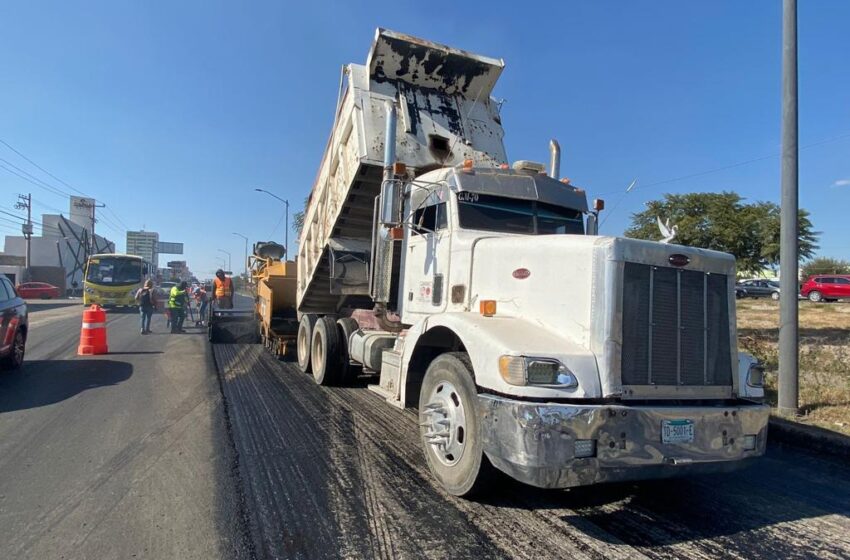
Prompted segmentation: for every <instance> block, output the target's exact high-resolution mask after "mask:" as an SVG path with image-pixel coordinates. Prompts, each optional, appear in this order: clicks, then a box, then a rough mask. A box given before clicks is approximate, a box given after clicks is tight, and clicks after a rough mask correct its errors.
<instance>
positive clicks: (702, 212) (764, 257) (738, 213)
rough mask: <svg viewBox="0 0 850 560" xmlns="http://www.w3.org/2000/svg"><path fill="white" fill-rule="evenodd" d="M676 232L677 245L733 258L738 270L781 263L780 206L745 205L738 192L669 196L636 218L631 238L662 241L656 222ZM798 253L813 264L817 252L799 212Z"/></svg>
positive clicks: (629, 232) (628, 232)
mask: <svg viewBox="0 0 850 560" xmlns="http://www.w3.org/2000/svg"><path fill="white" fill-rule="evenodd" d="M658 217H660V218H661V219H662V220H664V221H666V220H667V219H669V220H670V223H671V224H675V225H676V226H677V228H678V231H677V234H676V238H675V239H674V240H673V242H674V243H678V244H681V245H690V246H693V247H702V248H704V249H714V250H717V251H724V252H727V253H732V254H733V255H735V259H736V260H737V265H738V270H740V271H742V272H747V273H757V272H759V271H761V270H762V269H764V268H765V267H768V266H776V265H777V264H778V263H779V239H780V238H779V207H778V206H777V205H776V204H773V203H772V202H754V203H751V204H747V203H745V202H744V200H743V198H741V196H740V195H739V194H737V193H735V192H721V193H687V194H665V195H664V198H663V199H661V200H653V201H650V202H647V203H646V209H645V210H643V211H641V212H637V213H635V214H632V224H631V226H630V227H629V228H628V229H627V230H626V236H627V237H634V238H638V239H651V240H655V241H657V240H660V239H661V232H660V231H659V229H658V224H657V221H656V220H657V218H658ZM799 227H800V235H799V239H800V241H799V251H800V258H801V259H804V260H805V259H809V258H811V257H812V255H813V254H814V251H815V250H816V249H817V248H818V246H817V240H818V233H817V232H815V231H813V229H812V222H811V220H809V213H808V212H807V211H805V210H800V213H799Z"/></svg>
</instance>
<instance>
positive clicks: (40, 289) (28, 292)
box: [17, 282, 62, 299]
mask: <svg viewBox="0 0 850 560" xmlns="http://www.w3.org/2000/svg"><path fill="white" fill-rule="evenodd" d="M17 290H18V294H19V295H20V296H21V297H22V298H25V299H33V298H41V299H52V298H58V297H62V292H61V291H60V290H59V288H57V287H56V286H54V285H53V284H47V283H45V282H24V283H23V284H18V287H17Z"/></svg>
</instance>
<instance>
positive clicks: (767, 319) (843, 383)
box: [738, 299, 850, 435]
mask: <svg viewBox="0 0 850 560" xmlns="http://www.w3.org/2000/svg"><path fill="white" fill-rule="evenodd" d="M778 337H779V302H778V301H771V300H767V299H759V300H753V299H749V300H739V301H738V347H739V349H741V350H744V351H748V352H750V353H752V354H754V355H755V356H756V357H758V358H759V359H760V360H761V361H762V362H763V363H764V364H765V366H766V373H767V379H766V390H767V391H766V392H767V400H768V402H769V403H770V404H771V405H774V406H775V405H776V387H777V372H778V368H779V364H778V342H777V341H778ZM800 406H801V412H802V417H801V418H800V419H799V420H800V421H801V422H805V423H807V424H813V425H816V426H820V427H822V428H826V429H830V430H834V431H837V432H841V433H844V434H848V435H850V302H836V303H820V304H815V303H811V302H808V301H801V302H800Z"/></svg>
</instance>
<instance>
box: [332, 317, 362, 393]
mask: <svg viewBox="0 0 850 560" xmlns="http://www.w3.org/2000/svg"><path fill="white" fill-rule="evenodd" d="M336 326H337V329H339V353H340V368H339V382H340V383H341V384H348V383H351V382H352V381H354V379H355V378H356V377H357V372H358V371H359V370H360V368H359V367H358V366H356V365H354V364H352V363H351V353H350V352H349V351H348V341H349V339H351V335H352V334H353V333H354V332H356V331H357V330H358V329H360V325H358V324H357V321H355V320H354V319H352V318H351V317H345V318H343V319H339V320H338V321H337V322H336Z"/></svg>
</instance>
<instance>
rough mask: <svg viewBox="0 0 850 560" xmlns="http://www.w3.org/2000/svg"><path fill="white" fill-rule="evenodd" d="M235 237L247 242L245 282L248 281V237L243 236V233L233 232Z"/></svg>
mask: <svg viewBox="0 0 850 560" xmlns="http://www.w3.org/2000/svg"><path fill="white" fill-rule="evenodd" d="M233 235H238V236H239V237H241V238H242V239H244V240H245V281H246V282H247V281H248V236H246V235H242V234H241V233H236V232H235V231H234V232H233Z"/></svg>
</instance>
